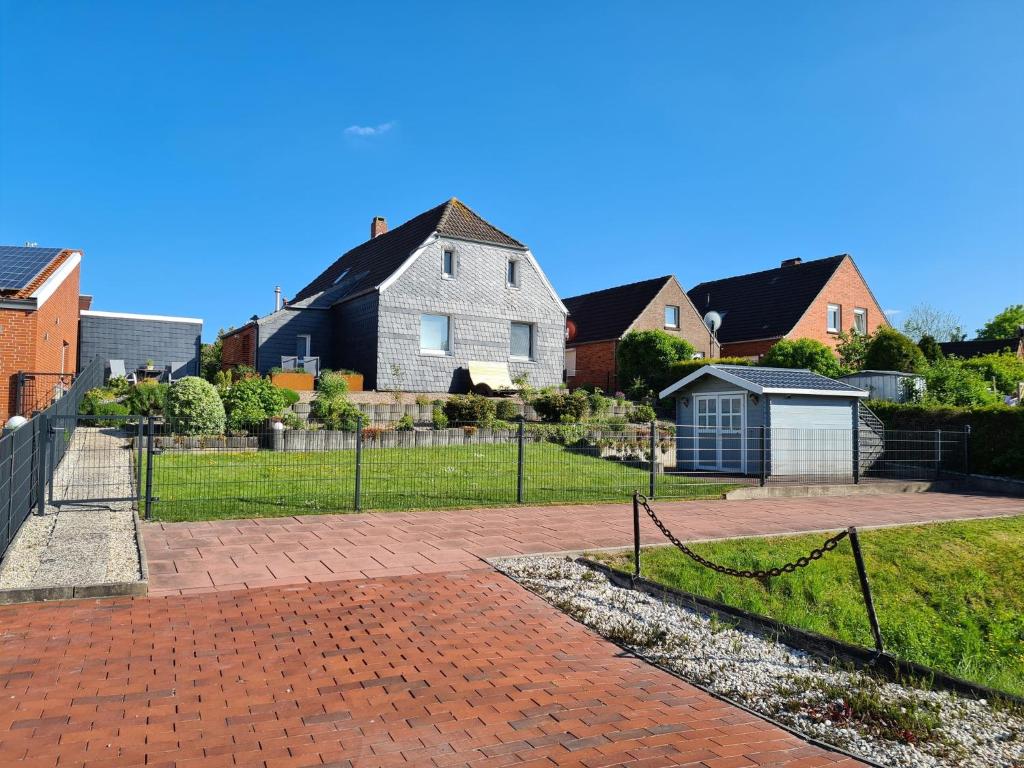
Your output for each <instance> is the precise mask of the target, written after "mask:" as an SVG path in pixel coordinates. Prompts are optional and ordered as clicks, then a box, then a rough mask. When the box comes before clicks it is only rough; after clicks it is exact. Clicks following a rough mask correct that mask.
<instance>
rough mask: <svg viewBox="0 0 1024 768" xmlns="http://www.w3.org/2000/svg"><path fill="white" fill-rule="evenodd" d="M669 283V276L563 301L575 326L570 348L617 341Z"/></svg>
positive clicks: (606, 289) (618, 286) (670, 276)
mask: <svg viewBox="0 0 1024 768" xmlns="http://www.w3.org/2000/svg"><path fill="white" fill-rule="evenodd" d="M671 279H672V275H665V276H664V277H654V278H651V279H650V280H641V281H640V282H638V283H629V284H627V285H617V286H615V287H614V288H605V289H604V290H600V291H594V292H592V293H584V294H580V295H579V296H572V297H571V298H568V299H563V300H562V303H563V304H565V307H566V309H568V310H569V317H570V318H572V321H573V323H575V324H576V335H575V336H574V337H573V339H572V343H573V344H584V343H586V342H590V341H606V340H608V339H618V338H620V337H621V336H622V334H624V333H625V332H626V331H627V330H629V326H631V325H632V324H633V322H634V321H635V320H636V318H637V316H638V315H639V314H640V313H641V312H643V311H644V309H646V308H647V305H648V304H650V303H651V302H652V301H653V300H654V297H655V296H657V295H658V293H659V292H660V291H661V289H662V288H664V287H665V285H666V284H667V283H668V281H669V280H671Z"/></svg>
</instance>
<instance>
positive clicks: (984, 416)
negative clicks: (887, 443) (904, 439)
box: [870, 400, 1024, 478]
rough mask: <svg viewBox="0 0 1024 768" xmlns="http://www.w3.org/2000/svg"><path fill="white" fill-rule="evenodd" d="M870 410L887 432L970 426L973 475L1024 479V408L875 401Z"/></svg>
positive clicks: (957, 430) (959, 428) (956, 428)
mask: <svg viewBox="0 0 1024 768" xmlns="http://www.w3.org/2000/svg"><path fill="white" fill-rule="evenodd" d="M870 407H871V410H872V411H874V412H875V413H876V414H877V415H878V418H880V419H881V420H882V423H883V424H885V426H886V428H887V429H908V430H929V429H943V430H951V431H956V432H962V431H963V430H964V427H965V426H970V427H971V440H970V450H969V462H970V471H971V472H974V473H976V474H982V475H1001V476H1004V477H1019V478H1024V408H1019V407H1009V406H1005V405H990V406H983V407H978V408H954V407H948V406H934V405H919V404H907V403H889V402H879V401H874V400H873V401H872V402H871V403H870Z"/></svg>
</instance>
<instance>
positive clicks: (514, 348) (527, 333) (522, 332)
mask: <svg viewBox="0 0 1024 768" xmlns="http://www.w3.org/2000/svg"><path fill="white" fill-rule="evenodd" d="M509 355H510V356H511V357H514V358H516V359H518V360H532V359H533V324H532V323H516V322H513V323H512V336H511V342H510V348H509Z"/></svg>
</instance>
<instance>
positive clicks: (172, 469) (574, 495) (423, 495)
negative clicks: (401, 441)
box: [154, 443, 734, 520]
mask: <svg viewBox="0 0 1024 768" xmlns="http://www.w3.org/2000/svg"><path fill="white" fill-rule="evenodd" d="M523 469H524V489H525V498H524V501H525V502H527V503H533V504H547V503H572V502H588V501H613V500H623V499H625V498H627V497H628V496H629V495H630V494H631V493H632V492H633V491H634V490H636V489H639V490H641V491H646V488H647V484H648V472H647V470H646V469H645V468H642V467H635V466H630V465H628V464H624V463H620V462H616V461H610V460H607V459H600V458H596V457H593V456H587V455H583V454H580V453H574V452H572V451H568V450H566V449H565V448H563V447H561V446H558V445H555V444H552V443H531V444H529V445H527V448H526V451H525V462H524V468H523ZM516 474H517V454H516V446H515V445H467V446H445V447H424V448H373V449H366V450H364V452H363V465H362V497H361V498H362V508H363V509H389V510H399V509H443V508H453V507H459V506H476V505H480V506H487V505H490V506H501V505H508V504H514V503H515V501H516ZM732 487H734V486H732V485H722V484H718V483H714V482H708V481H706V480H701V479H699V478H692V477H685V476H680V475H660V476H659V477H658V495H659V496H661V497H665V498H684V499H686V498H708V497H717V496H720V495H721V494H722V493H723V492H724V491H726V490H728V489H729V488H732ZM154 488H155V490H154V494H155V495H156V496H157V497H158V498H159V502H158V503H157V504H156V505H155V506H154V517H155V518H156V519H160V520H199V519H214V518H225V517H255V516H277V515H294V514H302V513H307V514H308V513H314V512H327V511H337V512H344V511H350V510H351V509H352V504H353V498H354V490H355V455H354V453H353V452H352V451H326V452H303V453H299V452H274V451H258V452H252V453H229V452H223V453H218V452H209V453H173V452H168V453H164V454H161V455H158V456H157V458H156V461H155V462H154Z"/></svg>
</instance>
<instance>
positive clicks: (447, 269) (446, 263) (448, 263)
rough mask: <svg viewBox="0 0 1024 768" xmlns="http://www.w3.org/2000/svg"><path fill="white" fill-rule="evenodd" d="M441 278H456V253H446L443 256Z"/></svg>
mask: <svg viewBox="0 0 1024 768" xmlns="http://www.w3.org/2000/svg"><path fill="white" fill-rule="evenodd" d="M441 276H442V277H455V251H445V252H444V253H442V254H441Z"/></svg>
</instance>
